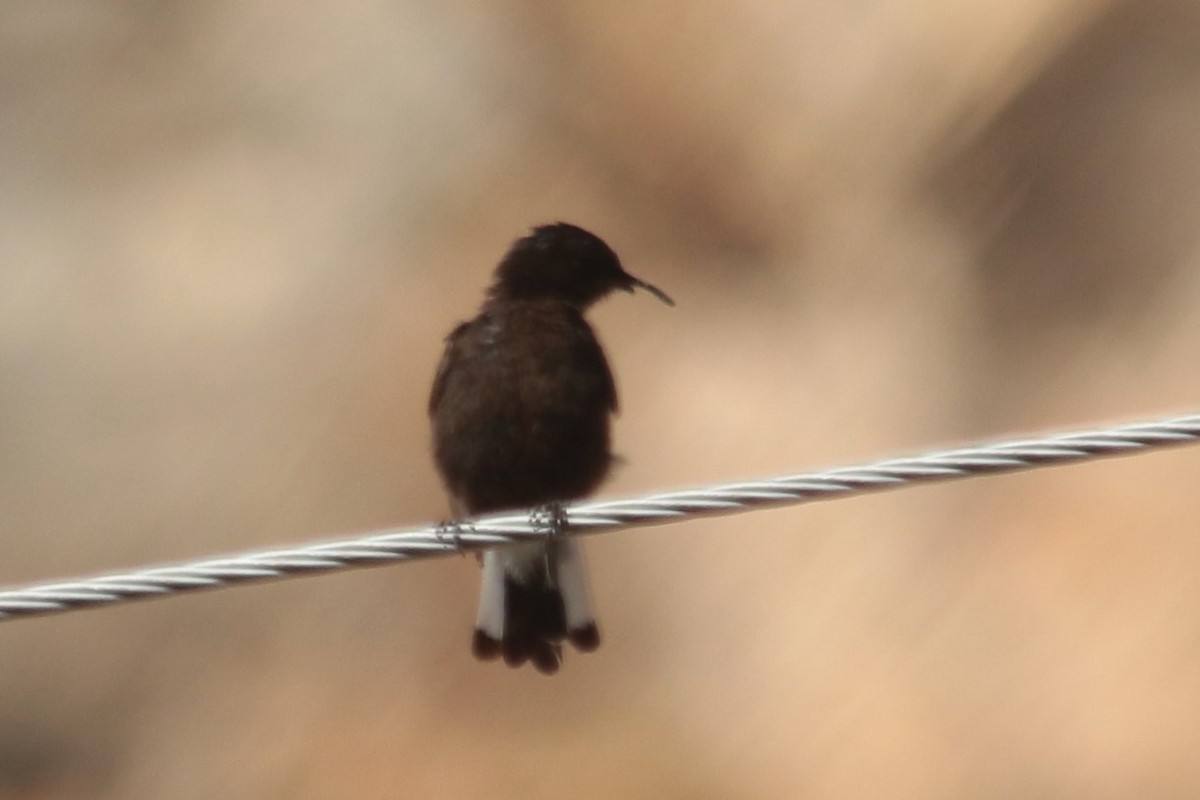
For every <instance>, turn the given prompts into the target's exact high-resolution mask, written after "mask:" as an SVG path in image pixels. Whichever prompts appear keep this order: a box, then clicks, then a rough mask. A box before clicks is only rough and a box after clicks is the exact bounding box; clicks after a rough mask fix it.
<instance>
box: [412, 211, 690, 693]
mask: <svg viewBox="0 0 1200 800" xmlns="http://www.w3.org/2000/svg"><path fill="white" fill-rule="evenodd" d="M618 289H620V290H624V291H627V292H630V293H633V292H634V291H635V290H637V289H641V290H643V291H646V292H648V293H650V294H651V295H653V296H655V297H657V298H658V299H659V300H661V301H662V302H664V303H666V304H667V305H669V306H673V305H675V303H674V301H673V300H672V299H671V298H670V297H669V296H668V295H667V294H666V293H665V292H663V291H662V290H661V289H659V288H658V287H656V286H653V285H651V284H649V283H646V282H645V281H643V280H641V279H640V278H636V277H634V276H633V275H630V274H629V273H628V272H626V271H625V269H624V267H623V266H622V264H621V260H620V259H619V258H618V257H617V254H616V253H615V252H613V250H612V248H611V247H609V246H608V245H607V244H606V243H605V242H604V240H602V239H601V238H600V237H598V236H597V235H595V234H594V233H591V232H589V231H587V230H584V229H583V228H581V227H578V226H576V225H572V224H569V223H566V222H557V223H554V224H548V225H541V226H538V227H535V228H533V229H532V230H531V232H530V233H529V234H528V235H526V236H524V237H522V238H520V239H517V240H516V241H515V242H514V243H513V244H512V246H511V247H510V248H509V249H508V251H507V253H506V254H505V255H504V257H503V258H502V259H501V260H500V263H499V265H498V266H497V267H496V269H495V272H494V274H493V277H492V282H491V284H490V286H489V287H488V288H487V290H486V292H485V295H484V301H483V304H482V307H481V308H480V310H479V313H478V314H477V315H476V316H475V318H474V319H471V320H469V321H466V322H462V323H460V324H459V325H458V326H457V327H455V328H454V329H453V330H452V331H451V332H450V334H449V335H448V336H447V337H446V343H445V351H444V353H443V355H442V358H441V361H440V362H439V364H438V367H437V372H436V374H435V377H434V380H433V386H432V389H431V391H430V395H429V409H428V410H429V417H430V423H431V427H432V433H433V456H434V463H435V465H436V467H437V471H438V473H439V475H440V477H441V480H442V483H443V484H444V485H445V487H446V490H447V493H448V495H449V500H450V510H451V513H452V514H453V516H454V518H455V519H463V518H466V517H470V516H475V515H479V514H485V513H489V512H497V511H507V510H514V509H526V508H532V509H538V508H544V509H548V510H549V511H550V519H551V531H552V534H553V531H554V530H559V529H561V527H562V525H563V524H564V520H565V517H564V515H563V513H562V506H561V504H562V503H563V502H566V501H570V500H575V499H578V498H581V497H584V496H586V495H588V494H591V493H592V492H593V491H595V489H596V488H597V487H598V486H599V485H600V484H601V483H602V482H603V481H604V479H605V477H606V476H607V475H608V473H609V471H610V469H611V467H612V466H613V463H614V458H615V457H614V456H613V453H612V450H611V441H610V440H611V435H610V422H611V418H612V416H613V415H615V414H616V412H617V408H618V406H617V390H616V384H615V382H614V380H613V375H612V371H611V369H610V368H609V365H608V360H607V359H606V358H605V355H604V350H603V349H602V347H601V346H600V342H599V340H598V339H597V338H596V334H595V332H594V331H593V330H592V327H591V325H589V324H588V322H587V320H586V319H584V312H586V311H587V310H588V308H590V307H591V306H592V305H593V304H594V303H596V302H597V301H599V300H601V299H603V298H604V297H605V296H606V295H608V294H609V293H611V292H612V291H614V290H618ZM481 561H482V566H483V572H482V581H481V586H480V596H479V607H478V612H477V615H476V619H475V630H474V635H473V638H472V647H471V649H472V652H473V653H474V655H475V657H476V658H479V659H481V660H485V661H489V660H494V659H496V658H498V657H503V660H504V663H506V664H507V665H508V666H510V667H519V666H521V665H522V664H524V663H526V662H530V663H532V665H533V666H534V668H535V669H537V670H538V671H539V672H541V673H544V674H553V673H555V672H557V671H558V669H559V666H560V665H561V663H562V642H563V640H564V639H565V640H567V641H569V642H570V643H571V644H572V645H573V646H574V647H575V648H576V649H577V650H579V651H580V652H591V651H593V650H595V649H596V648H597V647H599V645H600V632H599V628H598V627H597V625H596V620H595V618H594V616H593V614H592V610H591V604H590V598H589V593H588V586H587V576H586V572H585V567H584V562H583V553H582V550H581V548H580V545H579V544H578V542H577V541H576V540H575V539H574V538H572V537H568V536H559V537H555V536H554V535H551V536H550V537H549V538H548V540H547V541H539V542H535V543H524V544H517V545H510V546H505V547H499V548H493V549H489V550H486V551H484V553H483V554H482V557H481Z"/></svg>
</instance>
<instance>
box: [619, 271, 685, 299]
mask: <svg viewBox="0 0 1200 800" xmlns="http://www.w3.org/2000/svg"><path fill="white" fill-rule="evenodd" d="M625 288H626V291H628V292H629V293H630V294H632V293H633V290H634V289H645V290H646V291H647V292H649V293H650V294H652V295H654V296H655V297H657V298H658V299H659V300H662V301H663V302H664V303H666V304H667V305H669V306H674V305H675V301H674V300H672V299H671V298H670V297H669V296H668V295H667V293H666V292H664V291H663V290H662V289H660V288H658V287H657V286H655V285H653V284H650V283H646V282H645V281H644V280H641V279H640V278H635V277H633V276H632V275H630V276H629V286H627V287H625Z"/></svg>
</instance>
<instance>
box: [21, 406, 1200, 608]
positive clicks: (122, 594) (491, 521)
mask: <svg viewBox="0 0 1200 800" xmlns="http://www.w3.org/2000/svg"><path fill="white" fill-rule="evenodd" d="M1198 440H1200V414H1196V415H1190V416H1184V417H1175V418H1171V419H1164V420H1158V421H1154V422H1145V423H1139V424H1134V425H1122V426H1117V427H1112V428H1107V429H1102V430H1094V431H1085V432H1079V433H1065V434H1055V435H1048V436H1043V437H1038V438H1026V439H1020V440H1015V441H1005V442H998V443H994V444H984V445H977V446H972V447H964V448H960V449H955V450H946V451H941V452H934V453H930V454H927V455H923V456H916V457H913V458H896V459H889V460H886V461H877V462H875V463H872V464H865V465H862V466H856V467H841V468H838V469H831V470H827V471H824V472H812V473H802V474H799V475H787V476H783V477H778V478H768V479H765V480H758V481H747V482H742V483H730V484H724V485H720V486H710V487H705V488H701V489H691V490H687V491H679V492H669V493H666V494H656V495H650V496H647V497H638V498H631V499H627V500H610V501H606V502H590V503H576V504H572V505H568V506H566V507H565V509H563V510H564V511H565V515H566V516H565V519H566V526H565V527H563V526H562V525H561V524H559V525H556V524H555V523H554V518H555V517H556V516H558V515H557V514H556V513H555V512H554V511H552V510H550V509H545V508H543V509H533V510H530V511H524V512H520V513H509V514H502V515H494V516H488V517H481V518H479V519H475V520H468V521H464V522H458V523H442V524H438V525H430V526H426V527H422V528H404V529H391V530H385V531H377V532H374V533H370V534H366V535H363V536H355V537H349V538H344V539H338V540H334V541H329V542H323V543H315V544H307V545H301V546H298V547H288V548H282V549H276V550H265V551H261V552H254V553H245V554H240V555H232V556H225V557H220V558H211V559H205V560H201V561H193V562H190V563H184V564H176V565H171V566H162V567H153V568H146V569H138V570H134V571H131V572H125V573H121V574H114V575H103V576H99V577H94V578H81V579H78V580H71V581H62V582H55V583H45V584H35V585H31V586H27V587H24V588H16V589H10V590H6V591H0V620H3V619H15V618H17V617H23V616H31V615H35V614H51V613H56V612H60V611H70V610H72V609H77V608H88V607H91V606H97V605H103V604H107V603H121V602H125V601H127V600H137V599H142V598H149V597H164V596H167V595H172V594H177V593H179V592H186V591H193V590H197V589H214V588H219V587H223V586H233V585H236V584H242V583H251V582H255V581H265V580H272V579H278V578H285V577H292V576H299V575H311V574H314V573H320V572H332V571H334V570H341V569H350V568H354V567H369V566H377V565H381V564H386V563H390V562H392V561H405V560H410V559H416V558H430V557H433V556H443V555H449V554H451V553H461V552H469V551H475V550H481V549H484V548H487V547H492V546H495V545H500V544H507V543H511V542H518V541H522V540H528V539H531V538H540V537H546V536H551V535H572V536H573V535H578V534H587V533H599V532H601V531H613V530H619V529H621V528H629V527H636V526H642V525H654V524H661V523H666V522H676V521H680V520H683V519H687V518H690V517H695V516H701V515H712V514H732V513H736V512H738V511H747V510H751V509H755V508H762V507H765V506H781V505H793V504H799V503H808V502H813V501H816V500H827V499H832V498H834V497H844V496H849V495H853V494H858V493H860V492H870V491H879V490H883V489H894V488H898V487H901V486H908V485H911V484H916V483H933V482H936V481H947V480H953V479H956V478H966V477H971V476H975V475H988V474H993V473H999V472H1016V471H1018V470H1023V469H1032V468H1034V467H1044V466H1050V465H1054V464H1063V463H1068V462H1071V461H1084V460H1089V459H1093V458H1101V457H1105V456H1117V455H1126V454H1129V453H1136V452H1142V451H1145V450H1149V449H1154V448H1159V447H1167V446H1170V445H1179V444H1187V443H1191V442H1196V441H1198ZM559 519H561V517H559ZM556 528H558V530H557V531H556V530H555V529H556Z"/></svg>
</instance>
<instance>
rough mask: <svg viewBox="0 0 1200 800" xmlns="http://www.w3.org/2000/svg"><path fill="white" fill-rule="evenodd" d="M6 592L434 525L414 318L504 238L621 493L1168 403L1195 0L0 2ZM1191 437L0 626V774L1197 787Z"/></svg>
mask: <svg viewBox="0 0 1200 800" xmlns="http://www.w3.org/2000/svg"><path fill="white" fill-rule="evenodd" d="M0 103H2V105H0V109H2V111H0V412H2V413H0V449H2V450H0V452H2V453H3V458H2V459H0V546H2V548H3V549H2V553H3V555H2V556H0V582H3V583H8V584H16V583H24V582H28V581H33V580H40V579H47V578H58V577H67V576H71V575H75V574H85V573H90V572H95V571H102V570H109V569H117V568H122V567H129V566H135V565H141V564H146V563H152V562H159V561H171V560H176V559H184V558H191V557H197V556H202V555H208V554H215V553H221V552H228V551H238V550H244V549H251V548H256V547H261V546H265V545H268V544H275V543H292V542H301V541H304V540H307V539H312V538H322V537H329V536H333V535H337V534H347V533H354V532H358V531H362V530H368V529H371V528H375V527H380V526H388V525H397V524H418V523H422V522H425V521H428V520H431V519H436V518H440V517H442V516H444V515H445V513H446V510H445V504H444V500H443V497H442V494H441V490H440V488H439V486H438V484H437V480H436V477H435V475H434V472H433V469H432V467H431V465H430V461H429V457H428V452H427V448H428V439H427V431H426V420H425V415H424V404H425V399H426V391H427V387H428V384H429V382H430V380H431V377H432V373H433V368H434V365H435V363H436V359H437V356H438V354H439V352H440V348H441V337H442V336H443V335H444V334H445V332H446V331H448V330H449V328H450V327H451V326H452V325H453V324H454V323H455V322H456V321H457V320H459V319H462V318H464V317H466V316H468V315H470V314H471V313H472V312H473V310H474V308H475V307H476V305H477V304H478V302H479V299H480V295H481V292H482V289H483V286H484V285H485V283H486V281H487V280H488V274H489V271H490V268H491V266H492V265H493V264H494V263H495V261H496V259H497V258H498V257H499V255H500V254H501V252H502V251H503V249H504V248H505V247H506V246H507V245H508V243H509V242H510V241H511V239H513V238H514V237H516V236H518V235H520V234H521V233H522V232H523V230H525V229H526V228H527V227H528V226H530V225H532V224H536V223H540V222H546V221H552V220H556V219H565V220H570V221H573V222H577V223H580V224H583V225H585V226H586V227H589V228H592V229H593V230H595V231H597V232H598V233H600V234H601V235H602V236H604V237H605V238H606V239H608V241H609V242H610V243H612V245H613V246H614V247H615V248H616V249H617V251H618V252H619V253H620V254H621V255H622V257H623V258H624V260H625V262H626V264H627V265H628V267H629V268H630V270H631V271H633V272H634V273H635V274H638V275H640V276H642V277H644V278H646V279H647V280H650V281H653V282H655V283H658V284H660V285H661V286H662V287H664V288H665V289H667V290H668V291H670V292H671V293H672V294H673V295H674V296H675V298H676V300H677V301H678V307H677V308H675V309H673V310H668V309H665V308H663V307H662V306H661V305H659V304H658V303H655V302H654V301H653V300H652V299H650V298H648V297H646V296H636V297H632V298H630V297H626V296H624V295H621V296H618V297H615V298H613V300H612V301H611V302H609V303H607V304H606V305H604V306H603V307H601V308H599V309H597V312H596V313H595V314H594V319H595V321H596V324H597V327H598V328H599V331H600V334H601V336H602V338H603V339H604V341H605V343H606V345H607V347H608V350H609V354H610V357H611V359H612V361H613V362H614V365H615V369H616V372H617V378H618V383H619V386H620V389H621V392H622V402H623V409H624V412H623V416H622V417H621V419H620V420H619V421H618V425H617V432H616V435H617V444H618V449H619V451H620V452H621V453H622V454H623V455H624V456H625V458H626V459H627V465H626V466H625V467H624V468H623V469H622V470H621V471H620V472H619V473H618V474H617V475H616V476H615V477H614V478H613V479H612V481H611V482H610V483H609V485H608V486H607V487H606V490H605V491H606V493H608V494H613V495H621V494H632V493H639V492H643V491H649V490H655V489H662V488H668V487H676V486H687V485H693V484H698V483H704V482H709V481H715V480H730V479H738V478H745V477H751V476H756V475H767V474H772V473H775V472H780V471H787V470H801V469H816V468H820V467H824V466H830V465H835V464H843V463H852V462H854V461H856V460H860V459H864V458H869V457H875V456H882V455H887V454H899V453H906V452H911V451H914V450H921V449H924V448H926V447H929V446H933V445H935V444H943V443H950V442H957V441H964V440H971V439H975V438H992V437H996V436H999V435H1001V434H1004V433H1011V432H1024V431H1032V430H1040V429H1054V428H1059V427H1081V426H1089V425H1092V424H1100V423H1104V422H1108V421H1114V420H1129V419H1139V418H1146V417H1153V416H1155V415H1158V414H1166V413H1171V412H1176V411H1187V410H1195V409H1196V408H1197V407H1198V406H1200V371H1198V370H1197V368H1196V365H1197V364H1198V363H1200V269H1198V267H1200V5H1197V4H1196V3H1195V2H1193V1H1192V0H1124V2H1104V1H1103V0H1050V2H1047V0H1013V1H1012V2H1007V3H996V4H991V3H980V2H974V1H971V2H968V1H967V0H883V1H882V2H872V3H847V2H844V1H843V0H795V1H794V2H775V3H772V2H743V3H720V2H699V3H690V4H685V3H673V4H667V3H659V4H654V3H650V4H640V3H588V2H578V3H570V4H569V3H552V2H537V1H536V0H526V1H525V2H522V1H521V0H510V1H509V2H501V3H484V2H473V3H472V2H467V3H461V4H439V3H435V2H432V0H424V1H422V0H413V1H412V2H408V1H407V0H397V1H396V2H385V1H384V0H352V2H328V1H327V2H315V3H305V4H292V3H282V2H268V1H267V0H250V2H241V3H187V2H181V1H178V0H177V1H175V2H171V1H170V0H168V2H156V3H139V2H107V3H105V2H97V3H85V2H72V1H71V0H39V1H38V2H10V3H5V4H3V5H0ZM1198 468H1200V448H1198V449H1191V450H1188V449H1184V450H1179V451H1174V452H1170V453H1164V454H1155V455H1147V456H1141V457H1137V458H1131V459H1126V460H1118V461H1109V462H1103V463H1095V464H1089V465H1083V466H1076V467H1070V468H1064V469H1059V470H1046V471H1038V472H1035V473H1029V474H1024V475H1020V476H1012V477H997V478H990V479H984V480H978V481H974V482H969V483H966V484H961V483H960V484H954V485H947V486H941V487H932V488H924V489H917V490H911V491H904V492H897V493H892V494H887V495H880V496H873V497H865V498H858V499H853V500H848V501H843V502H838V503H829V504H821V505H816V506H807V507H804V508H798V509H793V510H781V511H773V512H764V513H757V514H753V515H745V516H738V517H731V518H725V519H717V520H711V521H705V522H693V523H688V524H683V525H677V526H668V527H663V528H658V529H653V530H649V531H643V532H637V533H633V532H630V533H624V534H617V535H612V536H604V537H598V538H595V539H593V540H591V541H590V542H589V549H590V551H591V556H592V572H593V576H592V577H593V589H594V592H595V594H596V597H597V603H598V606H599V611H600V614H601V622H602V625H603V630H604V632H605V635H606V642H605V645H604V646H603V648H602V649H601V650H600V651H599V652H598V653H596V654H595V655H593V656H589V657H578V656H576V655H574V654H572V655H571V656H569V657H568V660H567V663H566V665H565V668H564V669H563V671H562V672H561V673H560V674H559V675H558V676H557V677H555V678H553V679H546V678H543V677H541V676H538V675H536V674H535V673H533V672H532V671H530V670H528V669H526V670H523V671H516V672H514V671H509V670H505V669H503V668H502V667H499V666H497V665H481V664H478V663H476V662H474V661H473V660H472V659H471V658H470V655H469V653H468V641H469V629H470V624H471V620H472V618H473V611H474V602H475V593H476V582H477V580H478V576H477V569H476V567H475V565H474V563H473V562H472V561H471V560H468V559H448V560H441V561H436V562H426V563H421V564H412V565H407V566H399V567H394V568H388V569H379V570H368V571H361V572H354V573H343V574H339V575H337V576H331V577H324V578H312V579H306V580H296V581H290V582H286V583H281V584H272V585H266V586H260V587H253V588H242V589H236V590H229V591H223V592H216V593H211V594H202V595H192V596H188V597H181V598H173V599H169V600H162V601H156V602H152V603H145V604H132V605H125V606H121V607H114V608H109V609H106V610H102V611H91V612H86V613H76V614H71V615H64V616H55V617H47V618H44V619H34V620H25V621H19V622H13V623H6V624H4V625H3V626H0V798H6V799H7V798H95V797H105V798H107V797H112V798H155V800H158V798H164V797H169V798H184V799H188V798H215V797H220V798H285V797H286V798H330V797H354V798H385V797H387V798H392V797H412V798H423V797H489V798H508V797H522V798H526V797H543V796H555V797H631V798H656V799H658V798H780V797H795V798H876V797H914V798H917V797H919V798H961V797H972V798H1012V797H1054V798H1127V797H1135V796H1136V797H1141V798H1159V797H1162V798H1166V797H1194V796H1197V794H1200V757H1198V753H1200V581H1198V580H1197V578H1196V575H1197V572H1198V570H1200V537H1198V536H1197V533H1198V531H1197V520H1198V519H1200V493H1198V492H1197V491H1196V473H1197V469H1198Z"/></svg>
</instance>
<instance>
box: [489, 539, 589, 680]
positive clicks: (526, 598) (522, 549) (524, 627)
mask: <svg viewBox="0 0 1200 800" xmlns="http://www.w3.org/2000/svg"><path fill="white" fill-rule="evenodd" d="M563 639H566V640H567V641H569V642H570V643H571V644H573V645H574V646H575V648H576V649H577V650H580V651H582V652H585V653H586V652H590V651H592V650H595V649H596V648H597V647H599V646H600V632H599V630H598V629H597V627H596V620H595V619H594V618H593V617H592V611H591V604H590V602H589V598H588V587H587V574H586V570H585V567H584V562H583V551H582V549H580V546H579V544H578V543H577V542H575V541H574V540H572V539H567V538H563V539H558V540H555V541H552V542H549V543H537V544H522V545H516V546H513V547H506V548H498V549H495V550H488V551H486V552H485V553H484V554H483V584H482V586H481V587H480V593H479V613H478V615H477V616H476V619H475V637H474V642H473V645H472V649H473V650H474V653H475V656H476V657H477V658H480V659H484V660H490V659H493V658H497V657H499V656H503V657H504V663H506V664H508V665H509V666H510V667H517V666H520V665H521V664H524V663H525V662H526V661H531V662H533V666H534V667H536V668H537V670H538V671H539V672H543V673H546V674H547V675H549V674H552V673H554V672H557V671H558V667H559V664H560V663H561V662H562V641H563Z"/></svg>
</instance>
